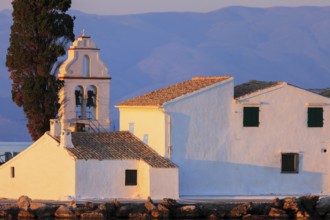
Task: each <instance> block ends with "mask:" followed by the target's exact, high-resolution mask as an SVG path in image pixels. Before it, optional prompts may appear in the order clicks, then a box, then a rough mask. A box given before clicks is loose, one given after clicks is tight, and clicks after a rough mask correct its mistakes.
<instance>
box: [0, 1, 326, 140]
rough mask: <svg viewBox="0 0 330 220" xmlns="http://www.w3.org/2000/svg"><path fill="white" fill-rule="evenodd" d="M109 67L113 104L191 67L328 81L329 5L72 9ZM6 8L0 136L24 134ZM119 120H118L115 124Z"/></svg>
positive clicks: (239, 76) (241, 78)
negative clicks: (114, 12) (110, 12)
mask: <svg viewBox="0 0 330 220" xmlns="http://www.w3.org/2000/svg"><path fill="white" fill-rule="evenodd" d="M71 14H72V15H75V16H76V20H75V33H76V35H80V34H81V30H82V29H85V30H86V35H89V36H91V37H92V39H93V40H94V41H95V42H96V45H97V46H98V47H99V48H101V58H102V60H103V61H104V62H105V63H106V65H107V66H108V67H109V70H110V76H111V77H112V81H111V118H112V119H114V121H116V120H117V119H118V112H117V110H115V109H114V108H113V106H114V105H115V104H116V103H118V102H120V101H122V100H124V99H127V98H129V97H132V96H135V95H139V94H142V93H144V92H148V91H150V90H154V89H157V88H160V87H163V86H166V85H169V84H172V83H176V82H179V81H183V80H186V79H189V78H191V77H192V76H196V75H232V76H234V77H235V82H236V84H239V83H243V82H246V81H249V80H251V79H257V80H268V81H287V82H289V83H291V84H294V85H297V86H299V87H303V88H328V87H330V7H297V8H285V7H283V8H282V7H277V8H268V9H259V8H245V7H229V8H224V9H221V10H218V11H214V12H209V13H149V14H142V15H126V16H99V15H90V14H84V13H81V12H79V11H71ZM11 23H12V18H11V12H10V11H0V73H1V74H0V106H1V108H0V140H2V141H6V140H29V139H30V138H29V135H28V133H27V129H26V128H25V119H24V115H23V113H22V110H21V109H19V108H18V107H16V106H15V105H14V104H13V103H12V101H11V94H10V87H11V81H10V80H9V79H8V77H9V73H8V72H7V70H6V68H5V55H6V52H7V48H8V45H9V33H10V25H11ZM116 126H117V125H116Z"/></svg>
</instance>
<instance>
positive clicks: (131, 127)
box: [128, 123, 134, 134]
mask: <svg viewBox="0 0 330 220" xmlns="http://www.w3.org/2000/svg"><path fill="white" fill-rule="evenodd" d="M128 131H129V132H131V133H132V134H134V123H129V124H128Z"/></svg>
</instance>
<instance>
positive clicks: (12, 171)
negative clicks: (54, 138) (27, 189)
mask: <svg viewBox="0 0 330 220" xmlns="http://www.w3.org/2000/svg"><path fill="white" fill-rule="evenodd" d="M10 176H11V178H15V167H10Z"/></svg>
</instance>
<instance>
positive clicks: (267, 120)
mask: <svg viewBox="0 0 330 220" xmlns="http://www.w3.org/2000/svg"><path fill="white" fill-rule="evenodd" d="M230 97H232V83H227V84H225V85H223V86H222V87H219V88H214V90H212V89H211V90H209V91H205V92H204V93H200V94H198V95H196V96H193V97H188V98H186V99H183V100H180V101H178V102H174V103H171V104H170V105H167V106H166V112H167V113H168V114H170V115H171V143H172V152H171V159H172V160H173V162H175V163H176V164H178V166H179V168H180V169H179V177H180V178H179V180H180V196H190V197H193V196H201V197H208V196H241V195H243V196H247V195H274V194H275V195H276V194H278V195H294V194H300V195H302V194H310V193H314V194H328V193H329V189H330V185H329V174H328V173H329V171H328V167H329V165H330V164H329V156H328V154H329V153H328V152H327V153H322V149H330V118H329V117H330V106H329V105H325V106H323V108H324V127H323V128H308V127H307V107H308V104H313V105H315V104H317V103H319V104H320V103H328V104H329V99H328V98H325V97H322V96H319V95H315V94H313V93H310V92H307V91H305V90H301V89H298V88H296V87H293V86H288V85H284V86H278V87H274V88H272V89H269V90H264V91H263V92H261V93H256V94H254V95H251V96H249V98H248V99H244V100H241V103H240V104H235V102H234V101H233V100H232V99H230ZM258 103H259V104H260V105H259V107H260V126H259V127H243V107H244V106H256V105H258ZM290 152H292V153H299V161H300V162H299V173H298V174H284V173H281V153H290ZM300 183H301V184H300Z"/></svg>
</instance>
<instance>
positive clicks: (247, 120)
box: [243, 107, 259, 127]
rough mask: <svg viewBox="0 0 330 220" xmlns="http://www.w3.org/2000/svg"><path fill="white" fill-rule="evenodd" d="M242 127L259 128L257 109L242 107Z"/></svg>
mask: <svg viewBox="0 0 330 220" xmlns="http://www.w3.org/2000/svg"><path fill="white" fill-rule="evenodd" d="M243 126H244V127H259V107H244V109H243Z"/></svg>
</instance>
